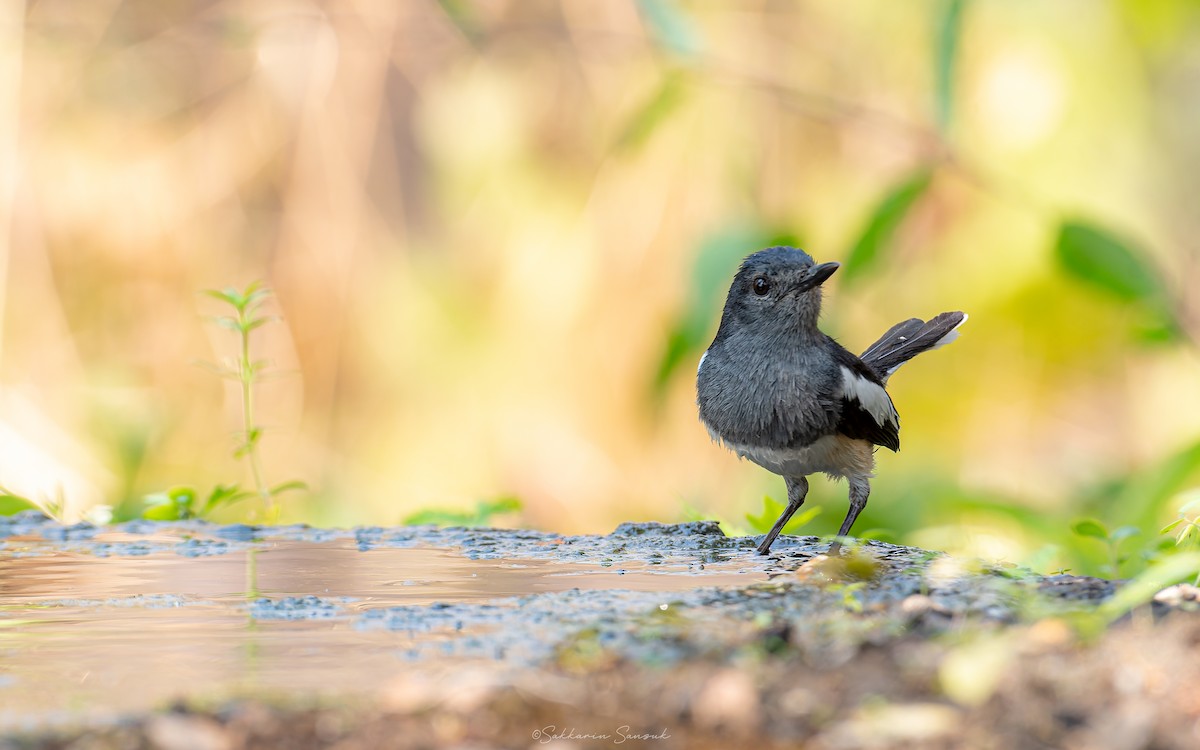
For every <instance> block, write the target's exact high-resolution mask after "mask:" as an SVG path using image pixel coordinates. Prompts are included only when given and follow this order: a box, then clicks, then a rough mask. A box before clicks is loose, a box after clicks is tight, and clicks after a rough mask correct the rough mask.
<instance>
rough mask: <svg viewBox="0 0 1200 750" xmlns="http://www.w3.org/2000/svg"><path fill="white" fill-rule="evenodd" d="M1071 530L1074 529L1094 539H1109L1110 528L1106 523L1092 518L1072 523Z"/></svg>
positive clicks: (1080, 534) (1079, 533)
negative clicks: (1106, 526)
mask: <svg viewBox="0 0 1200 750" xmlns="http://www.w3.org/2000/svg"><path fill="white" fill-rule="evenodd" d="M1071 531H1074V532H1075V533H1076V534H1078V535H1079V536H1089V537H1092V538H1093V539H1100V540H1102V541H1108V539H1109V534H1108V529H1107V528H1105V526H1104V524H1102V523H1100V522H1099V521H1097V520H1095V519H1092V518H1084V519H1082V520H1079V521H1076V522H1075V523H1073V524H1071Z"/></svg>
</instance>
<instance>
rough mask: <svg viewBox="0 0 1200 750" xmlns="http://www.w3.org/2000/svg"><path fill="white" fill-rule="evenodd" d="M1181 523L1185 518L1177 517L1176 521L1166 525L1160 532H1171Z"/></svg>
mask: <svg viewBox="0 0 1200 750" xmlns="http://www.w3.org/2000/svg"><path fill="white" fill-rule="evenodd" d="M1181 523H1183V519H1182V518H1176V519H1175V520H1174V521H1172V522H1170V523H1169V524H1167V525H1166V526H1163V527H1162V529H1160V530H1159V532H1158V533H1159V534H1170V533H1171V532H1172V531H1173V530H1174V529H1175V527H1176V526H1178V525H1179V524H1181Z"/></svg>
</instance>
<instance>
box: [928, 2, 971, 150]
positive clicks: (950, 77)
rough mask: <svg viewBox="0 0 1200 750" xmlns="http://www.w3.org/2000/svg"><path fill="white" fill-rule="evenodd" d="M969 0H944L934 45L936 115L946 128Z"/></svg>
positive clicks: (951, 111)
mask: <svg viewBox="0 0 1200 750" xmlns="http://www.w3.org/2000/svg"><path fill="white" fill-rule="evenodd" d="M966 4H967V3H966V0H943V2H942V7H941V13H940V15H939V17H938V27H937V43H936V46H935V48H934V118H935V120H936V121H937V125H938V129H939V130H941V131H942V132H945V131H946V129H947V128H948V127H949V125H950V118H951V115H952V113H953V111H954V71H955V65H956V61H957V58H958V40H959V37H960V36H961V35H962V15H963V9H964V8H965V7H966Z"/></svg>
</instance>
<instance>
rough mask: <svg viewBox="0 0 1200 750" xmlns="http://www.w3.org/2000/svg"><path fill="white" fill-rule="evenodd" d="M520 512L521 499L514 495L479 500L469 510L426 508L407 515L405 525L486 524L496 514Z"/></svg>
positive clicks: (492, 521) (470, 525)
mask: <svg viewBox="0 0 1200 750" xmlns="http://www.w3.org/2000/svg"><path fill="white" fill-rule="evenodd" d="M520 512H521V501H520V499H518V498H515V497H499V498H496V499H494V500H480V501H478V502H477V503H475V507H474V508H473V509H471V510H467V511H460V510H452V509H448V508H427V509H425V510H419V511H417V512H416V513H413V514H411V515H409V516H407V517H406V518H405V519H404V521H403V523H404V525H405V526H425V525H433V526H466V527H475V526H487V525H489V524H491V523H494V519H495V518H496V517H497V516H506V515H511V514H513V513H520Z"/></svg>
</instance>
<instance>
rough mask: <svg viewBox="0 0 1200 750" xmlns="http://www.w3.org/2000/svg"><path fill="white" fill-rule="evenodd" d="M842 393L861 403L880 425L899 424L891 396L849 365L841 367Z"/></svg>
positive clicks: (898, 416) (898, 417)
mask: <svg viewBox="0 0 1200 750" xmlns="http://www.w3.org/2000/svg"><path fill="white" fill-rule="evenodd" d="M842 395H843V396H845V397H846V398H851V399H854V400H855V401H857V402H858V403H859V404H861V405H862V408H863V409H864V410H865V411H866V412H867V413H868V414H870V415H871V418H872V419H874V420H875V424H877V425H879V426H880V427H883V426H884V425H885V424H887V423H889V422H890V423H892V424H893V425H897V426H899V424H900V415H898V414H897V413H896V407H895V406H894V405H893V404H892V397H891V396H889V395H888V394H887V391H885V390H884V389H883V386H881V385H879V384H878V383H874V382H872V381H870V380H867V379H866V378H864V377H862V376H860V375H858V374H857V373H855V372H853V371H852V370H851V369H850V368H849V367H843V368H842Z"/></svg>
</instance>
